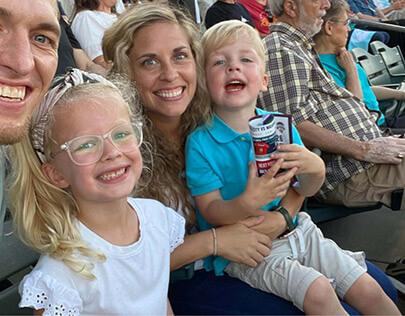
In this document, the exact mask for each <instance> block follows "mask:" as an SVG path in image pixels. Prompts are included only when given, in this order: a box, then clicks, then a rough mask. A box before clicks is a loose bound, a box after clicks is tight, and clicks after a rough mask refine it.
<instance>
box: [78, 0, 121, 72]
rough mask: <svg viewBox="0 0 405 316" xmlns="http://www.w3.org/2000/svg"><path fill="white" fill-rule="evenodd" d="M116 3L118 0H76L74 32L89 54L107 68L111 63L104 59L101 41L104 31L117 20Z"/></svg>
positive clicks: (94, 60)
mask: <svg viewBox="0 0 405 316" xmlns="http://www.w3.org/2000/svg"><path fill="white" fill-rule="evenodd" d="M116 3H117V0H75V8H76V11H75V15H74V17H73V22H72V31H73V34H74V35H75V36H76V38H77V40H78V41H79V43H80V46H81V47H82V49H83V50H84V51H85V53H86V54H87V56H89V57H90V59H91V60H92V61H93V62H95V63H96V64H99V65H101V66H103V67H104V68H105V69H109V65H108V64H107V63H106V62H105V61H104V58H103V51H102V48H101V41H102V38H103V35H104V31H105V30H106V29H108V28H109V27H110V26H111V25H112V24H113V23H114V22H115V21H117V15H116V14H115V13H113V11H115V7H114V6H115V4H116ZM113 8H114V10H113Z"/></svg>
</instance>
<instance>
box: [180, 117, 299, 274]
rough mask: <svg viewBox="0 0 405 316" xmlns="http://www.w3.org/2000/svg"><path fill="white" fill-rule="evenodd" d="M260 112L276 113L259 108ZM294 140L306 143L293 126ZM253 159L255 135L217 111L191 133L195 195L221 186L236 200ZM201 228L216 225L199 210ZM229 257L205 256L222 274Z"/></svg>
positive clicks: (189, 167)
mask: <svg viewBox="0 0 405 316" xmlns="http://www.w3.org/2000/svg"><path fill="white" fill-rule="evenodd" d="M256 113H257V114H258V115H261V114H267V113H275V112H267V111H263V110H261V109H256ZM292 134H293V142H294V143H296V144H299V145H301V146H304V145H303V143H302V141H301V138H300V136H299V134H298V131H297V130H296V129H295V127H293V129H292ZM249 161H253V151H252V143H251V137H250V134H249V133H245V134H238V133H237V132H235V131H234V130H233V129H231V128H230V127H229V126H228V125H226V124H225V122H224V121H222V120H221V119H220V118H219V117H218V116H217V115H214V119H213V122H212V125H211V124H209V125H204V126H200V127H198V128H197V129H196V130H195V131H194V132H193V133H191V134H190V135H189V137H188V138H187V142H186V176H187V185H188V187H189V188H190V190H191V195H193V196H196V195H201V194H205V193H208V192H211V191H214V190H217V189H219V190H220V192H221V195H222V198H223V199H224V200H232V199H234V198H235V197H237V196H239V195H241V194H242V193H243V191H244V190H245V186H246V182H247V179H248V175H249ZM279 201H280V199H275V200H273V201H272V202H271V203H269V204H268V205H266V206H265V207H263V209H265V210H269V209H271V208H273V207H275V206H277V205H278V203H279ZM197 219H198V224H199V226H200V229H201V230H207V229H210V228H211V227H212V226H211V225H210V224H208V223H207V221H205V220H204V218H203V217H202V216H201V214H200V213H199V212H197ZM228 263H229V261H228V260H226V259H224V258H221V257H214V256H210V257H207V258H205V259H204V267H205V269H206V270H207V271H211V270H213V269H214V270H215V274H216V275H222V274H223V270H224V269H225V267H226V266H227V265H228Z"/></svg>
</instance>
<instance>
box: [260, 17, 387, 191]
mask: <svg viewBox="0 0 405 316" xmlns="http://www.w3.org/2000/svg"><path fill="white" fill-rule="evenodd" d="M264 43H265V45H266V71H267V75H268V76H269V83H268V89H267V91H265V92H261V93H260V95H259V98H258V107H261V108H263V109H265V110H267V111H279V112H283V113H288V114H291V115H292V116H293V122H294V124H295V125H298V124H299V123H302V122H303V121H305V120H308V121H311V122H312V123H314V124H316V125H318V126H321V127H323V128H325V129H329V130H331V131H334V132H336V133H339V134H342V135H345V136H347V137H350V138H352V139H355V140H359V141H368V140H371V139H374V138H377V137H380V136H381V133H380V131H379V129H378V126H377V125H376V124H375V122H374V118H373V117H372V116H371V115H370V113H369V112H368V110H367V108H366V106H365V105H364V103H363V102H362V101H361V100H360V99H359V98H357V97H356V96H354V95H353V94H352V93H351V92H349V91H347V90H346V89H344V88H342V87H340V86H339V85H337V84H336V83H335V81H334V80H333V79H332V77H331V76H330V75H329V74H328V73H327V72H326V71H325V70H324V68H323V67H322V65H321V62H320V60H319V58H318V55H317V54H316V52H315V50H314V42H313V40H312V38H311V37H309V36H308V35H307V34H305V33H304V32H302V31H301V30H299V29H297V28H295V27H294V26H291V25H289V24H285V23H274V24H272V25H271V26H270V35H269V36H267V37H266V38H265V39H264ZM322 159H323V160H324V162H325V165H326V179H325V183H324V185H323V186H322V188H321V190H320V191H319V192H318V194H317V196H318V197H321V198H325V197H326V196H327V194H328V193H329V192H331V191H332V190H334V189H335V188H336V187H337V186H338V185H339V183H341V182H343V181H345V180H346V179H348V178H350V177H351V176H353V175H355V174H358V173H361V172H363V171H364V170H366V169H368V168H370V167H371V166H372V164H371V163H368V162H365V161H359V160H355V159H353V158H347V157H343V156H341V155H336V154H331V153H327V152H323V153H322Z"/></svg>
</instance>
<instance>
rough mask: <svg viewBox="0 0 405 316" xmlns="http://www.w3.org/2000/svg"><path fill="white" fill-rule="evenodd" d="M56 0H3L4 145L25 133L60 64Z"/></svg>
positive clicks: (0, 134)
mask: <svg viewBox="0 0 405 316" xmlns="http://www.w3.org/2000/svg"><path fill="white" fill-rule="evenodd" d="M58 14H59V13H58V11H57V6H56V1H55V0H13V1H10V0H0V145H3V144H12V143H15V142H18V141H19V140H21V138H22V137H23V136H24V135H25V133H26V130H27V126H28V124H29V120H30V118H31V116H32V114H33V113H34V111H35V109H36V107H37V106H38V105H39V103H40V101H41V99H42V97H43V96H44V94H45V92H46V90H47V89H48V87H49V85H50V83H51V81H52V78H53V76H54V74H55V71H56V66H57V63H58V54H57V48H58V42H59V36H60V29H59V22H58Z"/></svg>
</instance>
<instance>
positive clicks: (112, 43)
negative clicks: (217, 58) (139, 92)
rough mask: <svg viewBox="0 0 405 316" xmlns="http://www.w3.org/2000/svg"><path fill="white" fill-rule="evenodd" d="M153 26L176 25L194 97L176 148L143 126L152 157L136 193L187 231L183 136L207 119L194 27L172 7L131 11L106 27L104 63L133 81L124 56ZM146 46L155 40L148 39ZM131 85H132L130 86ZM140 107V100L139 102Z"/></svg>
mask: <svg viewBox="0 0 405 316" xmlns="http://www.w3.org/2000/svg"><path fill="white" fill-rule="evenodd" d="M155 23H173V24H176V25H179V26H180V28H181V29H182V30H183V32H184V34H185V35H186V37H187V39H188V42H189V44H190V47H191V50H192V53H193V57H194V59H195V62H196V68H197V69H196V70H197V71H196V74H197V89H196V93H195V95H194V97H193V99H192V101H191V103H190V104H189V106H188V107H187V109H186V111H185V112H184V113H183V115H182V117H181V123H180V131H179V134H180V137H181V138H180V139H181V140H182V144H181V146H180V148H176V147H175V146H174V145H173V144H171V143H169V142H168V140H167V138H166V137H165V135H163V133H162V132H160V131H159V130H158V129H157V128H156V127H154V126H153V123H152V121H151V120H147V121H146V128H145V139H146V140H147V141H148V143H150V145H151V150H152V153H153V164H150V165H149V166H148V167H149V171H150V173H151V174H149V175H148V174H147V173H145V172H144V173H143V174H142V176H141V179H140V183H139V185H140V190H139V194H140V195H141V196H143V197H148V198H153V199H156V200H159V201H161V202H162V203H163V204H165V205H167V206H171V207H172V208H174V209H177V210H178V209H180V208H181V209H182V211H183V214H184V215H185V217H186V220H187V223H188V228H190V227H191V226H192V225H194V223H195V219H196V215H195V211H194V207H193V205H192V204H191V203H190V201H189V199H188V196H189V192H188V189H187V185H186V182H185V178H184V175H183V174H182V172H183V171H184V145H185V140H186V138H187V136H188V135H189V134H190V133H191V132H192V131H193V130H194V129H195V128H196V127H197V126H198V125H201V124H203V123H205V122H207V121H208V120H209V119H210V118H211V115H212V114H211V109H210V106H209V100H210V97H209V94H208V91H207V88H206V85H205V81H204V76H203V74H204V70H203V63H202V51H201V44H200V41H199V39H200V36H199V32H198V29H197V26H196V24H195V23H194V22H193V21H192V19H191V18H190V17H189V16H187V15H186V14H185V13H183V12H182V11H180V10H179V9H177V8H173V7H169V6H165V5H160V4H156V3H144V4H141V5H136V6H134V7H131V8H130V9H129V10H127V11H126V12H125V13H123V14H122V15H121V16H120V17H119V19H118V21H117V22H116V23H115V24H114V25H113V26H112V27H111V28H109V29H108V30H107V31H106V32H105V34H104V37H103V52H104V59H105V60H106V61H108V62H112V71H113V72H119V73H124V74H127V75H129V76H132V65H131V60H130V58H129V52H130V50H131V48H132V46H133V45H137V44H136V43H134V36H135V34H136V33H137V32H138V31H139V30H141V29H142V28H144V27H146V26H150V25H153V24H155ZM150 40H151V41H153V40H154V39H153V38H151V39H150ZM135 85H136V82H135ZM141 102H142V100H141Z"/></svg>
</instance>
